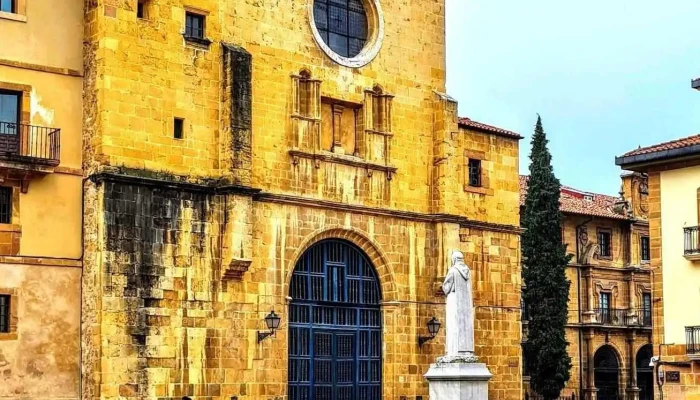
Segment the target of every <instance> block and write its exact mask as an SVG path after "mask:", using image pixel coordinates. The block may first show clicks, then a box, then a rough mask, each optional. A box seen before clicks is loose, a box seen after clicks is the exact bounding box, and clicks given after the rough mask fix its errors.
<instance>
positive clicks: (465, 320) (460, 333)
mask: <svg viewBox="0 0 700 400" xmlns="http://www.w3.org/2000/svg"><path fill="white" fill-rule="evenodd" d="M442 291H443V292H444V293H445V296H447V304H446V307H445V308H446V310H445V311H446V320H445V334H446V344H445V350H446V355H447V356H472V355H474V304H473V299H472V282H471V271H469V267H467V265H466V264H464V262H457V263H455V265H453V266H452V267H451V268H450V269H449V271H448V272H447V276H446V277H445V281H444V282H443V284H442Z"/></svg>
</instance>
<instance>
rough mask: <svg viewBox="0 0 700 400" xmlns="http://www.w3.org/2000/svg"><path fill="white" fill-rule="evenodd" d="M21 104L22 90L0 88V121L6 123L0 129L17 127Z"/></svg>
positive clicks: (3, 132)
mask: <svg viewBox="0 0 700 400" xmlns="http://www.w3.org/2000/svg"><path fill="white" fill-rule="evenodd" d="M0 1H1V0H0ZM21 104H22V93H21V92H11V91H5V90H0V123H4V124H5V126H4V127H0V129H15V127H14V124H16V123H18V122H19V121H20V112H21V109H20V105H21ZM0 134H8V132H5V131H2V132H0ZM11 134H14V133H11Z"/></svg>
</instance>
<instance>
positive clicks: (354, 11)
mask: <svg viewBox="0 0 700 400" xmlns="http://www.w3.org/2000/svg"><path fill="white" fill-rule="evenodd" d="M309 14H310V20H311V30H312V32H313V35H314V39H315V40H316V42H317V43H318V45H319V47H321V49H322V50H323V51H324V52H325V53H326V54H327V55H328V56H329V57H330V58H331V59H333V60H334V61H335V62H337V63H339V64H342V65H345V66H347V67H353V68H358V67H361V66H363V65H365V64H367V63H369V62H370V61H372V59H373V58H374V57H376V55H377V53H379V48H380V47H381V44H382V39H383V36H384V20H383V15H382V11H381V8H380V6H379V2H378V0H313V1H312V2H311V9H310V13H309Z"/></svg>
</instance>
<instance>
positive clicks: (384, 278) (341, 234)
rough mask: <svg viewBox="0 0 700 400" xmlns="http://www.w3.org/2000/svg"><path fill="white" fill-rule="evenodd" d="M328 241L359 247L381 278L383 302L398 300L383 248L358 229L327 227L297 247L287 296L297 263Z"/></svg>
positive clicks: (290, 266) (292, 260) (288, 281)
mask: <svg viewBox="0 0 700 400" xmlns="http://www.w3.org/2000/svg"><path fill="white" fill-rule="evenodd" d="M326 239H341V240H346V241H348V242H350V243H352V244H354V245H355V246H357V247H358V248H359V249H360V250H362V252H363V253H364V254H365V256H366V257H367V259H368V260H369V261H370V262H371V263H372V266H373V267H374V269H375V271H376V272H377V277H378V278H379V285H380V287H381V291H382V300H383V301H393V300H396V299H397V295H398V293H397V289H396V281H395V275H394V271H393V268H392V265H391V262H390V260H389V257H388V256H387V255H386V253H385V252H384V251H383V250H382V248H381V246H380V245H379V244H378V243H377V242H376V241H375V240H373V239H372V238H371V237H370V236H369V235H368V234H367V233H366V232H363V231H361V230H359V229H356V228H347V227H342V226H334V227H326V228H323V229H319V230H317V231H314V232H312V233H311V234H309V235H307V236H305V237H304V238H303V239H302V241H301V245H300V246H298V247H297V249H296V251H295V252H294V255H293V256H292V257H291V258H290V263H291V264H290V265H289V268H288V269H287V271H289V272H288V274H287V275H288V276H287V277H286V281H287V282H286V283H287V284H286V287H285V294H286V295H288V294H289V283H290V282H291V277H292V274H293V272H294V267H295V266H296V263H297V261H298V260H299V259H300V258H301V256H302V255H303V254H304V252H305V251H306V250H307V249H309V248H310V247H311V246H313V245H314V244H315V243H318V242H320V241H322V240H326Z"/></svg>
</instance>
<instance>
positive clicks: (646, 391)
mask: <svg viewBox="0 0 700 400" xmlns="http://www.w3.org/2000/svg"><path fill="white" fill-rule="evenodd" d="M652 353H653V351H652V348H651V345H650V344H646V345H644V346H642V348H641V349H639V351H638V352H637V360H636V362H637V387H639V389H640V390H641V391H640V392H639V400H653V399H654V370H653V367H650V366H649V362H650V361H651V356H652V355H653V354H652Z"/></svg>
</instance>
